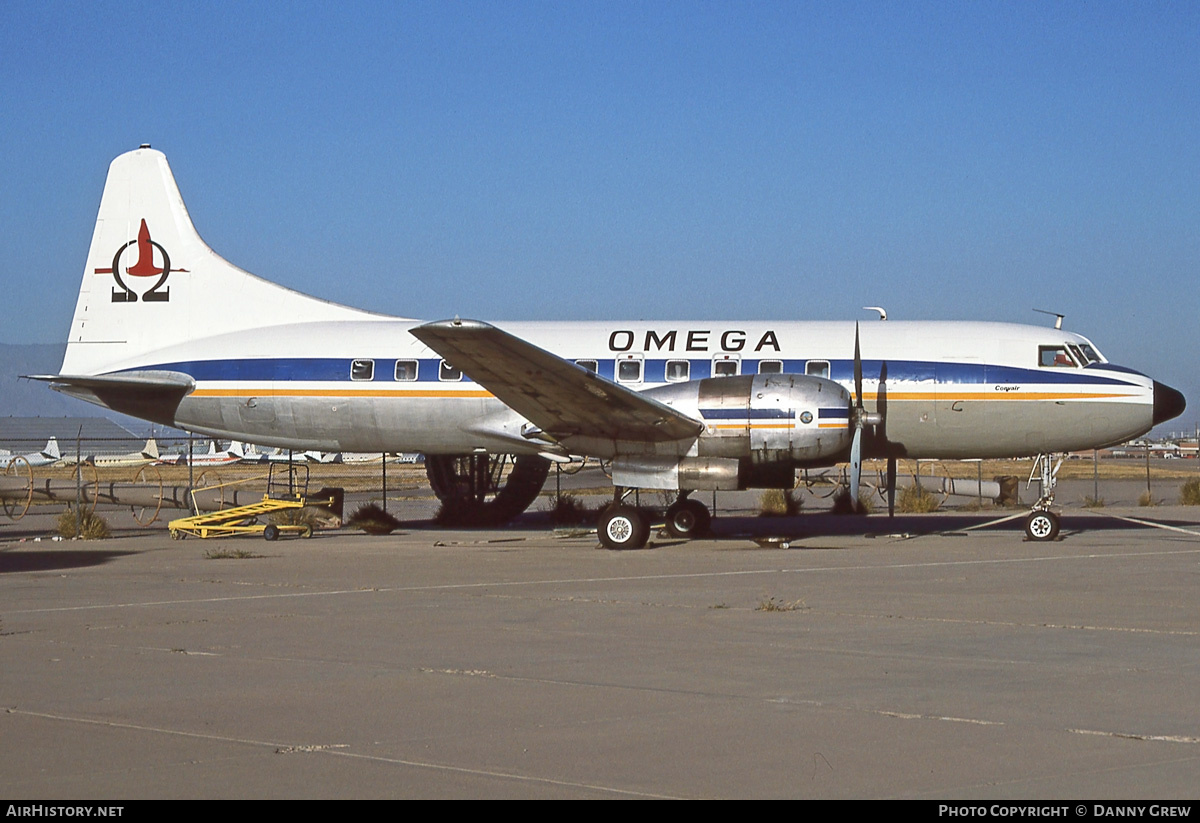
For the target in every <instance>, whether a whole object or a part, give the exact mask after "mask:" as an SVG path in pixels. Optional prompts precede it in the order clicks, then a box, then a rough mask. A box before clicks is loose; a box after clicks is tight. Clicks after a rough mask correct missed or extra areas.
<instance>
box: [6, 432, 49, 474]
mask: <svg viewBox="0 0 1200 823" xmlns="http://www.w3.org/2000/svg"><path fill="white" fill-rule="evenodd" d="M60 460H62V452H60V451H59V450H58V438H55V437H51V438H50V439H49V440H47V441H46V447H45V448H44V449H42V450H41V451H40V452H29V453H28V454H13V453H12V452H10V451H7V450H3V451H0V466H4V467H5V468H6V469H7V468H8V467H9V466H17V465H19V464H20V463H25V464H27V465H29V466H33V467H35V468H36V467H38V466H51V465H53V464H55V463H57V462H58V461H60Z"/></svg>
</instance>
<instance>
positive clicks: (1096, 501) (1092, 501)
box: [1083, 497, 1104, 509]
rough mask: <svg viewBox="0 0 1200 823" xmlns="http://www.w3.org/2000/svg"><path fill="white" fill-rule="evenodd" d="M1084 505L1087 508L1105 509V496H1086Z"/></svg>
mask: <svg viewBox="0 0 1200 823" xmlns="http://www.w3.org/2000/svg"><path fill="white" fill-rule="evenodd" d="M1083 507H1084V508H1085V509H1103V508H1104V498H1103V497H1085V498H1083Z"/></svg>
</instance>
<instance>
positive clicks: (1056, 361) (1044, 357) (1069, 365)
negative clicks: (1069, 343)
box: [1038, 346, 1075, 369]
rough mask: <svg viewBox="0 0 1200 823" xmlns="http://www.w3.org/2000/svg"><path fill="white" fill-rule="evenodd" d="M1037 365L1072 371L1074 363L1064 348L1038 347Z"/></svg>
mask: <svg viewBox="0 0 1200 823" xmlns="http://www.w3.org/2000/svg"><path fill="white" fill-rule="evenodd" d="M1038 365H1039V366H1045V367H1049V368H1053V369H1073V368H1075V361H1074V360H1072V359H1071V355H1070V354H1068V353H1067V347H1066V346H1038Z"/></svg>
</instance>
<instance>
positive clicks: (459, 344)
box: [412, 319, 704, 442]
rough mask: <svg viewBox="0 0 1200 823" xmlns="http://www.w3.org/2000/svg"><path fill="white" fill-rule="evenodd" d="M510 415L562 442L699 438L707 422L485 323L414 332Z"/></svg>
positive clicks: (445, 323)
mask: <svg viewBox="0 0 1200 823" xmlns="http://www.w3.org/2000/svg"><path fill="white" fill-rule="evenodd" d="M412 333H413V336H415V337H416V338H417V339H418V340H420V341H421V342H422V343H424V344H425V345H427V346H429V348H431V349H433V350H434V351H436V352H437V353H438V354H440V355H441V356H442V357H444V358H446V360H448V361H449V362H451V363H453V364H454V365H455V366H456V367H457V368H460V369H462V370H463V372H464V373H466V374H467V375H469V376H470V378H471V379H472V380H474V381H475V382H476V383H478V384H479V385H481V386H483V387H484V388H485V389H487V390H488V391H490V392H491V393H492V394H494V395H495V396H496V397H498V398H499V399H500V400H501V401H503V402H504V404H505V405H507V406H508V407H509V408H511V409H513V410H515V411H516V412H517V413H519V414H520V415H522V416H523V417H525V418H526V419H527V420H529V421H530V422H532V423H533V424H534V425H535V426H538V427H539V428H540V429H541V430H542V431H543V432H545V433H546V434H547V435H549V436H550V437H551V438H553V439H555V440H564V439H567V438H570V437H574V436H584V437H598V438H603V439H607V440H641V441H649V442H661V441H666V440H682V439H685V438H691V437H695V436H696V435H697V434H699V433H700V431H701V429H703V427H704V426H703V423H701V422H700V421H699V420H696V419H694V418H691V417H689V416H687V415H686V414H683V413H681V412H679V411H677V410H675V409H673V408H671V407H670V406H667V405H664V404H663V403H660V402H658V401H657V400H653V399H651V398H649V397H646V396H645V395H643V394H639V393H637V392H635V391H630V390H629V389H627V388H625V387H624V386H621V385H618V384H616V383H614V382H612V381H611V380H606V379H605V378H603V377H601V376H600V375H598V374H595V373H594V372H590V371H588V370H587V369H584V368H581V367H580V366H577V365H575V364H574V363H571V362H569V361H567V360H563V359H562V358H561V357H559V356H557V355H554V354H551V353H550V352H548V351H546V350H544V349H539V348H538V347H537V346H534V345H533V344H531V343H527V342H526V341H524V340H522V339H521V338H519V337H514V336H513V335H511V334H509V333H508V332H505V331H501V330H500V329H498V328H496V327H495V326H491V325H488V324H487V323H481V322H479V321H478V320H458V319H454V320H441V321H438V322H436V323H426V324H425V325H423V326H417V327H416V328H414V329H412Z"/></svg>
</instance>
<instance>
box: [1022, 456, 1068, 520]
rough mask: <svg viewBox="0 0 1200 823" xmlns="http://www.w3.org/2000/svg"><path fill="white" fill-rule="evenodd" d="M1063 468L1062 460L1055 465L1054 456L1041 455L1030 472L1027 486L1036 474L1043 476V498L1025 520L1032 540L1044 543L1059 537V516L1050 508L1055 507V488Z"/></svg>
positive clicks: (1041, 480)
mask: <svg viewBox="0 0 1200 823" xmlns="http://www.w3.org/2000/svg"><path fill="white" fill-rule="evenodd" d="M1061 466H1062V458H1059V460H1058V462H1057V463H1055V462H1054V455H1052V454H1039V455H1038V456H1037V459H1036V460H1035V461H1034V463H1033V469H1032V471H1030V472H1029V482H1028V483H1027V484H1026V485H1029V484H1032V483H1033V476H1034V475H1035V474H1038V473H1039V472H1040V474H1041V477H1040V482H1041V496H1040V497H1038V500H1037V502H1036V503H1034V504H1033V511H1031V512H1030V513H1029V516H1028V517H1027V518H1025V536H1026V537H1027V538H1028V539H1030V540H1036V541H1044V540H1053V539H1055V538H1056V537H1058V531H1059V526H1060V524H1059V519H1058V515H1057V514H1055V513H1054V512H1052V511H1051V510H1050V508H1051V506H1053V505H1054V487H1055V486H1056V485H1057V484H1058V470H1059V467H1061Z"/></svg>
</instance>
